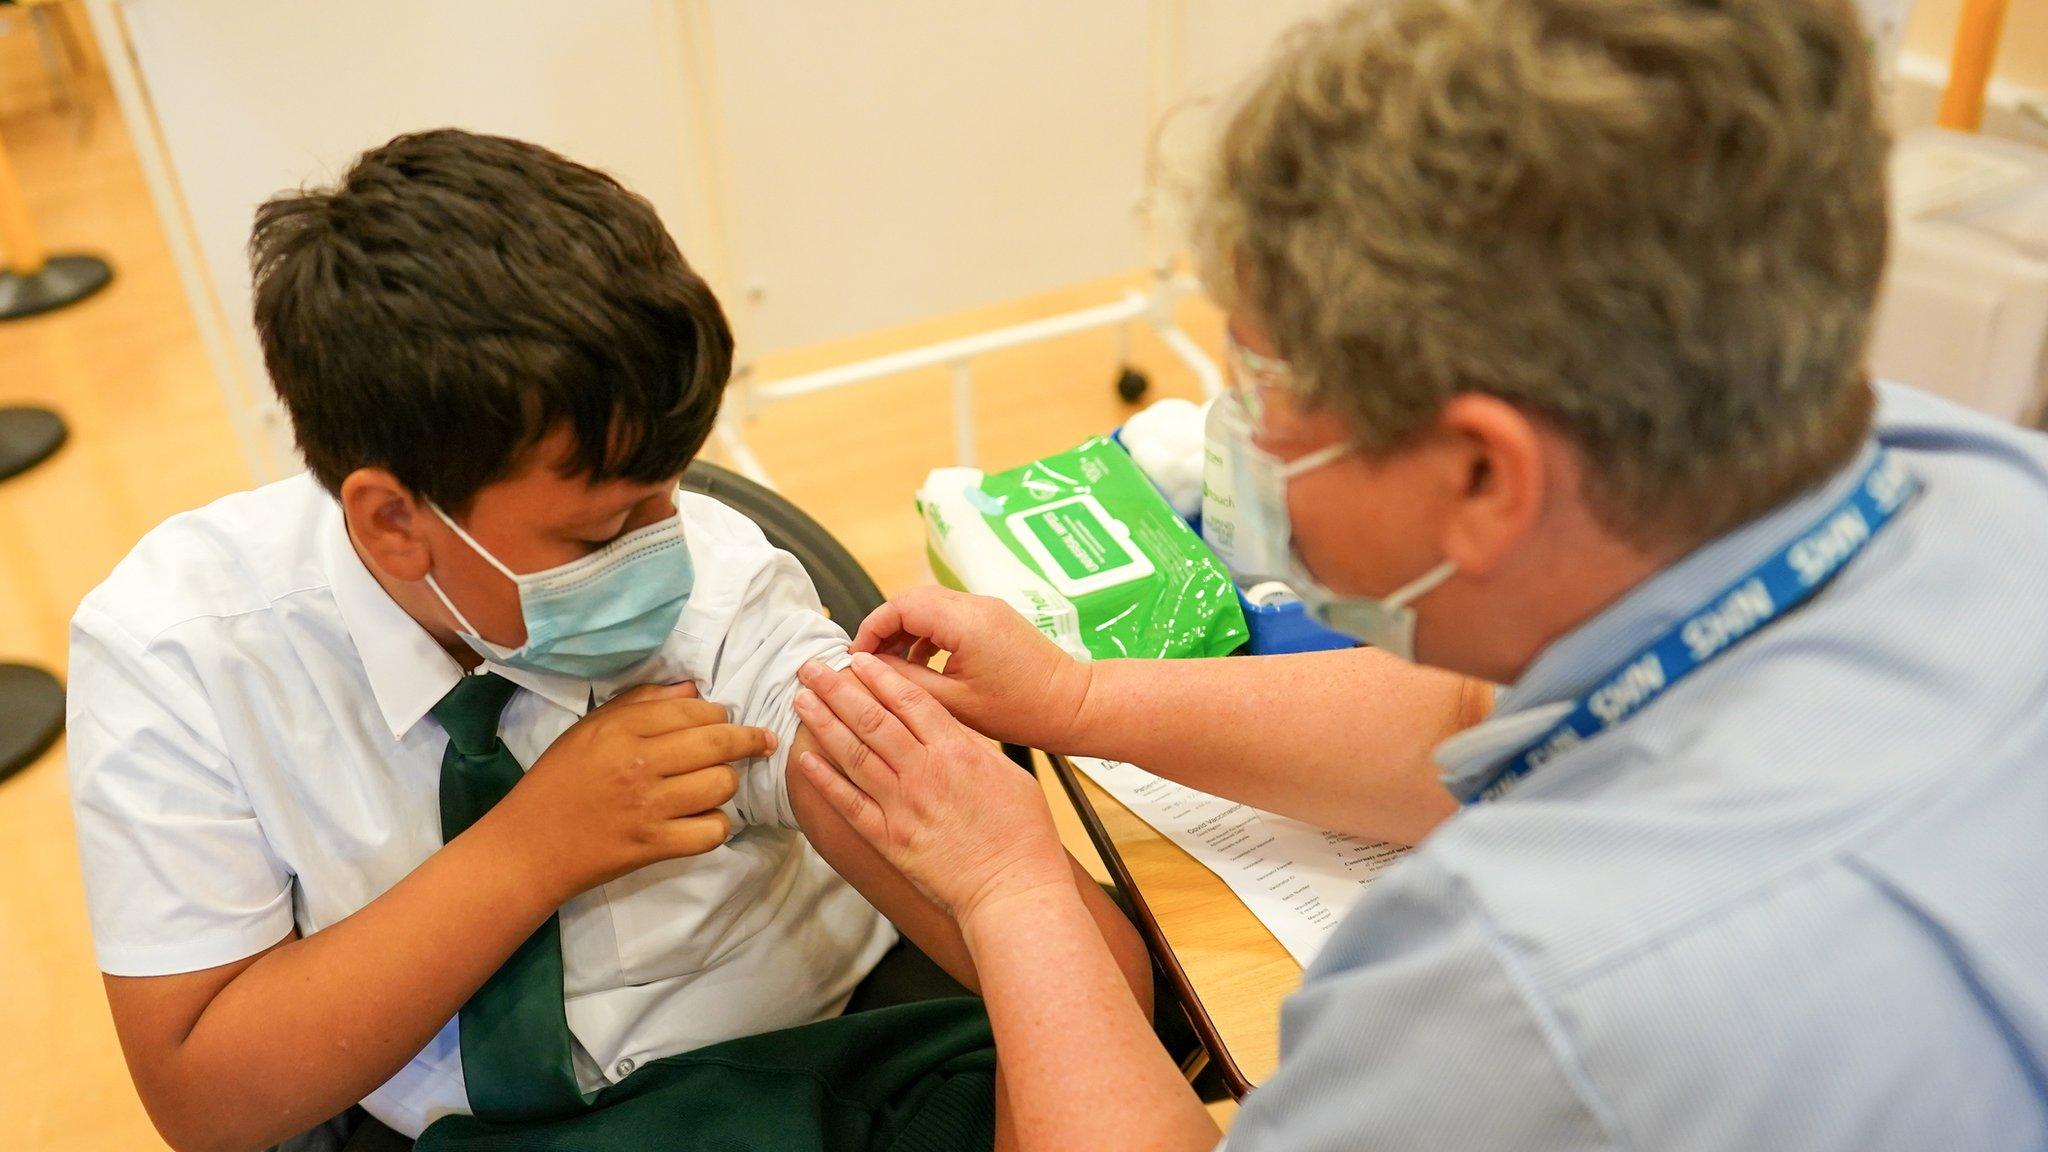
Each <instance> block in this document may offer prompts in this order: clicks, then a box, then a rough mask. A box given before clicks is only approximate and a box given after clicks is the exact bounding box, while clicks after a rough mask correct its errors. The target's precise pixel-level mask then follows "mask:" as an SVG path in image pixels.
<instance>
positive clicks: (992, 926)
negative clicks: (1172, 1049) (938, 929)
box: [961, 884, 1220, 1152]
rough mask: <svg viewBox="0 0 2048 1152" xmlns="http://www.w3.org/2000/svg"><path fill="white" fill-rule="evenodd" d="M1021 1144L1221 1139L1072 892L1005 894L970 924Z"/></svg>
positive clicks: (1172, 1143) (1028, 1150)
mask: <svg viewBox="0 0 2048 1152" xmlns="http://www.w3.org/2000/svg"><path fill="white" fill-rule="evenodd" d="M961 927H962V932H963V933H964V935H965V938H966V940H967V946H968V948H969V949H970V950H971V951H972V952H973V954H974V963H975V968H976V970H977V971H978V972H979V973H980V975H981V986H982V996H983V997H984V998H985V999H986V1001H987V1003H988V1015H989V1022H990V1023H991V1024H992V1025H993V1026H994V1029H995V1036H996V1052H997V1059H998V1060H999V1061H1000V1063H1001V1066H1002V1082H1003V1089H1004V1098H1005V1103H1006V1104H1007V1109H1006V1111H1007V1116H1008V1119H1009V1120H1010V1121H1011V1122H1012V1123H1013V1124H1014V1126H1015V1134H1016V1138H1017V1143H1018V1146H1019V1148H1020V1149H1022V1150H1023V1152H1041V1150H1043V1152H1053V1150H1058V1152H1068V1150H1070V1149H1076V1148H1116V1149H1162V1150H1165V1149H1172V1150H1175V1152H1182V1150H1187V1152H1192V1150H1193V1149H1208V1148H1213V1147H1215V1145H1216V1141H1217V1139H1218V1137H1219V1135H1220V1134H1219V1133H1218V1132H1217V1129H1216V1124H1215V1122H1214V1121H1212V1120H1211V1119H1210V1118H1209V1113H1208V1111H1207V1110H1206V1109H1204V1108H1203V1107H1202V1103H1201V1101H1200V1100H1199V1099H1197V1098H1196V1096H1195V1093H1194V1091H1193V1090H1192V1089H1190V1088H1189V1087H1188V1084H1187V1081H1186V1080H1184V1079H1183V1078H1182V1077H1181V1074H1180V1069H1178V1068H1176V1067H1175V1066H1174V1063H1173V1060H1172V1058H1171V1057H1169V1056H1168V1055H1167V1054H1166V1051H1165V1050H1164V1049H1162V1048H1161V1047H1160V1046H1159V1041H1158V1040H1157V1039H1155V1038H1154V1036H1153V1033H1152V1026H1151V1024H1150V1022H1149V1021H1148V1020H1147V1019H1146V1017H1145V1013H1144V1012H1142V1011H1140V1010H1139V1008H1138V1005H1137V1003H1136V1002H1135V1001H1133V1000H1132V999H1131V994H1130V991H1129V989H1128V988H1127V987H1126V985H1125V983H1124V977H1123V974H1122V973H1121V972H1119V971H1118V968H1117V963H1116V961H1115V960H1114V959H1113V958H1112V957H1111V956H1110V954H1109V950H1108V949H1107V948H1106V947H1104V945H1103V942H1102V936H1101V934H1100V933H1099V932H1098V931H1097V930H1096V925H1095V921H1094V919H1093V918H1092V917H1091V916H1090V915H1089V912H1088V909H1087V908H1086V907H1085V906H1084V905H1083V904H1082V901H1081V897H1080V895H1079V893H1077V892H1076V891H1075V890H1074V889H1072V888H1070V887H1066V886H1063V885H1057V884H1053V885H1047V886H1044V887H1040V888H1034V889H1030V890H1028V891H1025V892H1022V893H1019V894H1017V895H1014V896H1007V897H999V898H996V899H994V900H993V901H992V902H991V903H989V904H986V905H983V906H980V907H977V908H975V909H974V910H973V911H972V912H970V913H969V914H968V916H967V917H966V918H965V920H964V922H963V923H962V926H961Z"/></svg>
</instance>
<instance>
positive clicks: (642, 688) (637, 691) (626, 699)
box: [601, 680, 697, 708]
mask: <svg viewBox="0 0 2048 1152" xmlns="http://www.w3.org/2000/svg"><path fill="white" fill-rule="evenodd" d="M696 696H697V685H696V684H695V683H693V682H691V681H688V680H685V681H683V682H682V683H680V684H641V685H639V686H637V687H633V688H628V689H626V690H625V691H624V692H621V693H619V694H618V695H617V696H614V697H612V698H611V699H610V700H607V701H605V702H604V704H603V705H601V707H605V708H626V707H630V706H632V705H634V704H639V703H644V702H645V701H648V700H675V699H695V698H696Z"/></svg>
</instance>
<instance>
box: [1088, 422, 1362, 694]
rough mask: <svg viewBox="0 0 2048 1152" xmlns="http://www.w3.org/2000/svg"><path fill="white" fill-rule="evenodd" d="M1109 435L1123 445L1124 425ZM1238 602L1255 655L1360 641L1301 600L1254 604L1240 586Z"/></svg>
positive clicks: (1197, 519)
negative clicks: (1313, 614) (1314, 614)
mask: <svg viewBox="0 0 2048 1152" xmlns="http://www.w3.org/2000/svg"><path fill="white" fill-rule="evenodd" d="M1110 439H1112V440H1114V441H1116V443H1117V445H1118V446H1119V447H1121V446H1122V445H1123V442H1124V441H1123V429H1121V428H1119V429H1117V430H1116V431H1114V432H1112V433H1110ZM1188 526H1189V527H1191V528H1193V529H1194V530H1195V535H1196V536H1200V535H1201V534H1202V515H1201V513H1199V512H1197V513H1196V514H1195V515H1194V516H1192V517H1190V518H1189V520H1188ZM1237 603H1238V605H1239V606H1240V607H1242V608H1243V609H1244V622H1245V627H1247V628H1248V629H1250V631H1251V639H1250V640H1249V641H1247V642H1246V644H1245V648H1246V650H1247V651H1249V652H1250V653H1251V654H1252V655H1254V656H1280V655H1284V654H1286V653H1288V652H1327V651H1330V650H1332V649H1335V648H1356V647H1358V641H1356V640H1353V639H1352V638H1351V637H1349V636H1346V635H1344V634H1343V633H1342V632H1332V631H1330V630H1329V629H1328V628H1325V627H1323V626H1322V625H1321V624H1318V623H1316V622H1315V621H1314V620H1313V619H1311V618H1310V617H1309V614H1308V608H1307V607H1306V606H1304V605H1303V604H1302V602H1301V601H1299V600H1288V601H1286V602H1284V603H1280V604H1254V603H1252V602H1251V601H1249V600H1247V599H1245V598H1244V589H1242V588H1239V589H1238V590H1237Z"/></svg>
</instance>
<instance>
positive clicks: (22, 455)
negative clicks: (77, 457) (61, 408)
mask: <svg viewBox="0 0 2048 1152" xmlns="http://www.w3.org/2000/svg"><path fill="white" fill-rule="evenodd" d="M66 435H68V434H67V433H66V432H65V430H64V421H63V420H61V419H59V418H58V416H57V414H56V413H55V412H49V411H45V410H44V409H41V408H0V480H5V479H7V478H8V477H9V476H18V475H20V474H21V473H23V472H26V471H28V470H29V469H31V468H33V467H35V466H36V465H38V464H41V463H42V462H43V461H45V460H47V459H49V458H50V454H51V453H53V452H55V451H56V450H57V449H59V448H61V447H63V446H64V439H65V436H66Z"/></svg>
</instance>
